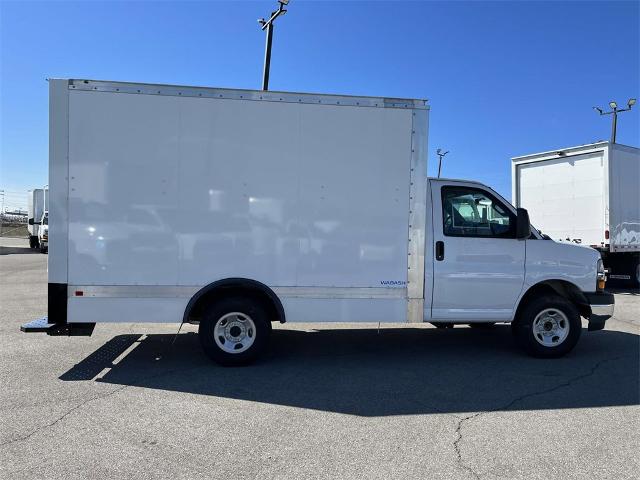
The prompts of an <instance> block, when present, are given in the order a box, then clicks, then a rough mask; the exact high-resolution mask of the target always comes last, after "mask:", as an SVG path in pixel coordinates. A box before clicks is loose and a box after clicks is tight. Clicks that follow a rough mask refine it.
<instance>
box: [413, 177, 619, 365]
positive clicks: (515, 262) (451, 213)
mask: <svg viewBox="0 0 640 480" xmlns="http://www.w3.org/2000/svg"><path fill="white" fill-rule="evenodd" d="M427 184H428V185H427V195H428V198H430V200H431V207H432V208H431V209H427V211H428V212H429V213H428V217H429V218H428V219H427V222H426V224H427V225H428V226H429V225H430V226H431V227H432V228H431V232H429V231H428V230H429V229H427V242H426V243H427V248H426V255H425V272H426V273H425V318H427V319H428V321H430V322H432V323H435V324H436V325H438V326H442V325H447V324H451V325H453V324H456V323H468V324H471V325H474V324H475V325H478V324H487V323H494V322H506V323H512V324H513V326H514V332H515V333H516V338H517V339H519V342H520V343H521V344H522V345H523V346H524V347H525V349H526V350H527V351H529V352H530V353H532V354H534V355H537V356H556V355H557V354H559V353H566V352H567V351H568V350H570V349H571V348H572V347H573V346H574V345H575V342H577V339H578V337H579V334H580V330H581V321H580V317H581V316H582V317H584V318H586V319H588V321H589V330H598V329H601V328H603V326H604V321H605V320H606V319H607V318H609V317H610V316H611V315H612V314H613V303H614V302H613V296H612V295H611V294H607V293H604V292H603V289H604V285H605V276H604V268H603V265H602V260H601V259H600V255H599V253H598V252H597V251H596V250H595V249H593V248H590V247H585V246H581V245H576V244H567V243H559V242H555V241H551V240H545V239H544V238H543V237H542V236H541V235H540V233H539V232H538V231H537V230H535V229H533V228H530V226H529V220H528V214H526V211H525V210H524V209H516V208H515V207H513V206H512V205H511V204H510V203H509V202H508V201H507V200H505V199H504V198H502V197H501V196H500V195H499V194H498V193H497V192H495V191H494V190H493V189H491V188H489V187H487V186H485V185H482V184H480V183H478V182H473V181H465V180H451V179H429V180H427ZM523 224H526V226H525V227H524V228H523ZM429 233H431V238H429ZM429 244H431V245H432V248H429ZM429 300H430V301H429Z"/></svg>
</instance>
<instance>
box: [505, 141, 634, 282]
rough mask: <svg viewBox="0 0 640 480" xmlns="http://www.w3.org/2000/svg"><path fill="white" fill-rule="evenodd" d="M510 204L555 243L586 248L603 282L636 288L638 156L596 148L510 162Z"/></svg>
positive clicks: (605, 145)
mask: <svg viewBox="0 0 640 480" xmlns="http://www.w3.org/2000/svg"><path fill="white" fill-rule="evenodd" d="M511 171H512V188H513V197H512V198H513V200H514V202H515V204H516V206H518V207H524V208H526V209H527V210H528V211H529V215H530V217H531V222H532V223H533V225H535V226H536V227H537V228H540V229H541V230H542V232H543V233H545V234H547V235H549V236H550V237H551V238H553V239H556V240H562V241H567V242H575V243H579V244H583V245H590V246H591V247H593V248H595V249H597V250H598V251H600V253H601V254H602V258H603V260H604V264H605V267H608V268H609V270H610V273H609V277H610V278H611V279H614V280H615V281H616V283H618V284H624V285H627V286H631V287H638V286H639V285H640V150H639V149H638V148H635V147H629V146H626V145H620V144H612V143H609V142H599V143H593V144H590V145H581V146H578V147H571V148H564V149H561V150H555V151H550V152H543V153H534V154H531V155H524V156H520V157H515V158H513V159H512V170H511Z"/></svg>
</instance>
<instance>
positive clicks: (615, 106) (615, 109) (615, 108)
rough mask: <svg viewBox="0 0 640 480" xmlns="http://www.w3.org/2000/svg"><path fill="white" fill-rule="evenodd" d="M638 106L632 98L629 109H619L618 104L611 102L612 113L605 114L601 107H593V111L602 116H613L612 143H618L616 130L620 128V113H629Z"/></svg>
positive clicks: (628, 104)
mask: <svg viewBox="0 0 640 480" xmlns="http://www.w3.org/2000/svg"><path fill="white" fill-rule="evenodd" d="M635 104H636V99H635V98H630V99H629V101H628V102H627V108H618V104H617V103H616V102H609V106H610V107H611V111H610V112H603V111H602V109H601V108H600V107H593V109H594V110H595V111H596V112H598V113H599V114H600V115H613V119H612V122H611V143H616V130H617V128H618V113H620V112H628V111H629V110H631V107H633V106H634V105H635Z"/></svg>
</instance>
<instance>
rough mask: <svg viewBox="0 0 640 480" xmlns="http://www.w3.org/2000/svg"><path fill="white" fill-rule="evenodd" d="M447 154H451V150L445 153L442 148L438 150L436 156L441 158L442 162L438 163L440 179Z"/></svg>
mask: <svg viewBox="0 0 640 480" xmlns="http://www.w3.org/2000/svg"><path fill="white" fill-rule="evenodd" d="M447 153H449V150H447V151H446V152H443V151H442V149H440V148H439V149H438V150H436V154H437V155H438V156H439V157H440V160H439V161H438V178H440V172H441V171H442V159H443V158H444V156H445V155H446V154H447Z"/></svg>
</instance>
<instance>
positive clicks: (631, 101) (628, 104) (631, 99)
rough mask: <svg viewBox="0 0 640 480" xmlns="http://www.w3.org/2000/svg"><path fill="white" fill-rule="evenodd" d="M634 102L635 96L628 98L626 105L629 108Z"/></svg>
mask: <svg viewBox="0 0 640 480" xmlns="http://www.w3.org/2000/svg"><path fill="white" fill-rule="evenodd" d="M635 104H636V99H635V98H630V99H629V101H628V102H627V107H629V108H631V107H633V106H634V105H635Z"/></svg>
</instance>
